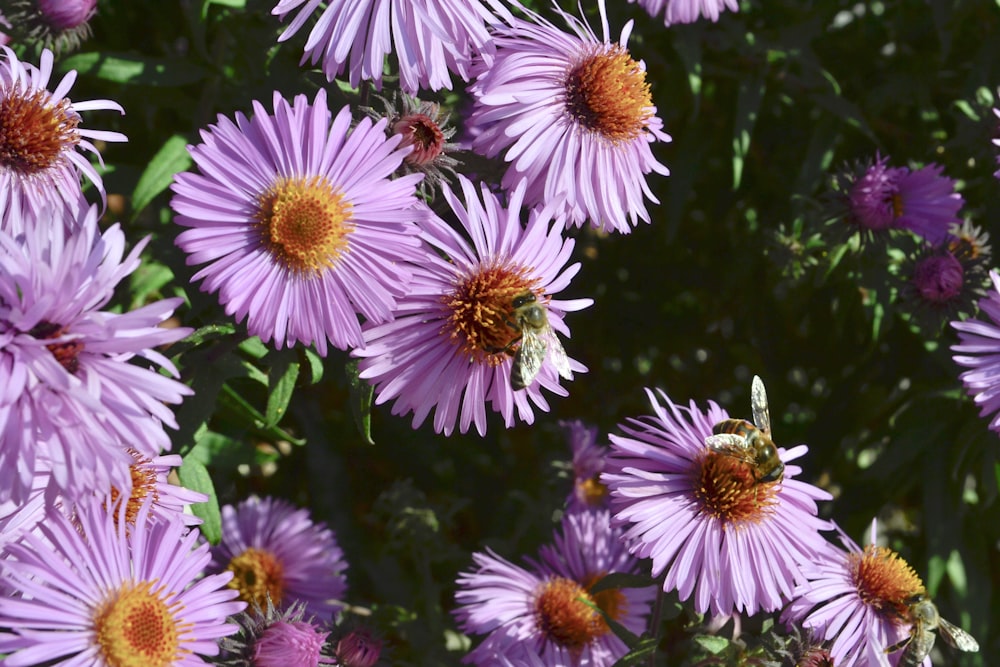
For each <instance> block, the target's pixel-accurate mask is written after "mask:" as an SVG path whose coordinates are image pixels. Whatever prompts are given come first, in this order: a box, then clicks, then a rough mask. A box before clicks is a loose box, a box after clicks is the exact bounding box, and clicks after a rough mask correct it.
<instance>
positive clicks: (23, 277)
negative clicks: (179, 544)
mask: <svg viewBox="0 0 1000 667" xmlns="http://www.w3.org/2000/svg"><path fill="white" fill-rule="evenodd" d="M96 215H97V212H96V210H95V209H94V208H91V209H90V210H89V212H83V214H81V215H80V217H79V219H78V222H77V223H76V225H75V226H76V227H77V231H76V232H75V233H73V234H72V235H69V236H67V234H68V232H67V231H66V229H65V226H64V225H42V224H27V225H23V228H24V233H22V234H20V235H19V236H18V237H17V238H16V239H15V238H13V237H12V236H11V235H9V234H7V233H5V232H2V231H0V500H5V499H7V498H13V499H14V500H15V501H18V502H20V501H21V500H22V499H24V498H25V496H26V494H27V493H28V492H29V491H30V489H31V486H32V483H33V482H32V480H33V477H34V475H35V474H36V472H38V471H39V468H38V465H39V464H38V462H39V461H44V464H45V465H46V469H47V470H48V471H50V473H51V483H52V486H53V491H57V492H59V493H60V494H62V495H63V496H64V497H65V498H66V499H68V500H70V501H75V500H77V499H78V498H80V497H81V496H82V495H85V494H89V493H92V492H93V491H95V490H96V491H99V492H107V491H108V490H109V489H110V488H111V487H112V486H116V487H118V488H120V489H125V488H130V487H131V482H130V476H129V465H131V464H132V463H133V459H132V457H131V456H129V454H128V453H127V452H126V447H133V448H135V450H136V451H137V452H138V453H139V454H141V455H143V456H146V457H148V458H153V457H156V456H158V455H159V454H160V452H161V451H163V450H165V449H170V439H169V437H168V436H167V434H166V432H165V431H164V428H163V427H164V425H166V426H170V427H171V428H177V422H176V420H175V418H174V415H173V412H172V411H171V410H170V408H169V407H168V406H167V405H165V403H180V402H181V400H182V399H183V397H184V396H187V395H190V394H191V393H192V392H191V390H190V389H189V388H188V387H187V386H185V385H184V384H182V383H180V382H178V381H177V380H174V379H171V378H169V377H164V376H163V375H162V374H160V373H159V372H158V369H163V370H166V371H168V372H169V373H170V374H171V375H173V376H175V377H176V376H177V369H176V368H174V365H173V364H172V363H170V361H169V360H168V359H167V358H166V357H164V356H163V355H162V354H161V353H159V352H157V351H156V350H155V348H157V347H159V346H161V345H165V344H167V343H172V342H175V341H177V340H179V339H181V338H183V337H184V336H186V335H187V334H188V333H189V332H190V331H191V330H190V329H186V328H173V329H167V328H163V327H161V326H160V325H161V324H162V323H163V322H164V321H165V320H166V319H167V318H169V317H170V316H171V315H172V314H173V311H174V308H176V307H177V306H178V305H180V303H181V301H182V300H181V299H179V298H176V299H164V300H162V301H157V302H155V303H150V304H148V305H146V306H143V307H142V308H139V309H137V310H133V311H130V312H123V313H114V312H111V311H108V310H102V308H104V307H105V306H106V305H107V304H108V302H109V301H110V300H111V297H112V296H113V292H114V288H115V286H116V285H117V284H118V283H119V282H120V281H121V280H123V279H124V278H125V277H127V276H128V275H129V274H130V273H132V272H133V271H135V270H136V268H138V266H139V254H140V253H141V252H142V249H143V247H144V246H145V244H146V241H148V239H144V240H143V241H141V242H140V243H139V244H138V245H136V247H135V248H133V249H132V251H131V252H130V253H129V254H128V256H124V255H125V235H124V234H123V233H122V230H121V227H120V226H119V225H117V224H115V225H113V226H111V227H110V228H109V229H108V230H107V231H105V232H104V233H103V234H101V233H100V231H99V229H98V227H97V219H96ZM123 256H124V258H123ZM133 361H141V362H142V363H141V364H139V363H133Z"/></svg>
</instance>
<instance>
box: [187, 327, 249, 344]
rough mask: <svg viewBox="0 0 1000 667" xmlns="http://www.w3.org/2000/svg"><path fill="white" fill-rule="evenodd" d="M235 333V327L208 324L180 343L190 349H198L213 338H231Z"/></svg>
mask: <svg viewBox="0 0 1000 667" xmlns="http://www.w3.org/2000/svg"><path fill="white" fill-rule="evenodd" d="M235 331H236V327H234V326H233V325H232V324H208V325H206V326H203V327H200V328H198V329H195V330H194V331H192V332H191V334H190V335H189V336H188V337H187V338H184V339H183V340H181V341H180V343H183V344H184V345H189V346H191V347H198V346H200V345H202V344H203V343H205V342H207V341H209V340H212V339H213V338H222V337H224V336H231V335H232V334H233V333H234V332H235Z"/></svg>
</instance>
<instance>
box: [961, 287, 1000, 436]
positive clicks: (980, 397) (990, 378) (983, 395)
mask: <svg viewBox="0 0 1000 667" xmlns="http://www.w3.org/2000/svg"><path fill="white" fill-rule="evenodd" d="M990 279H991V280H992V281H993V290H992V291H991V292H990V293H989V296H987V297H986V298H984V299H982V300H980V302H979V309H980V311H982V312H983V313H985V314H986V317H987V318H989V320H988V321H984V320H982V319H968V320H965V321H962V322H952V323H951V326H952V327H954V328H955V329H957V330H958V340H959V344H958V345H952V346H951V349H952V352H956V353H958V354H955V355H954V356H953V357H952V358H953V359H954V360H955V363H956V364H958V365H959V366H964V367H966V368H968V369H969V370H967V371H965V372H964V373H962V374H961V375H960V376H959V378H960V379H961V380H962V384H963V385H965V391H966V392H967V393H968V394H969V395H970V396H972V398H973V401H974V402H975V404H976V405H978V406H979V407H980V411H979V416H980V417H987V416H989V415H993V417H992V419H991V420H990V429H991V430H993V431H996V432H997V433H1000V415H997V414H996V413H997V412H998V411H1000V356H998V355H1000V274H998V273H997V272H996V271H990Z"/></svg>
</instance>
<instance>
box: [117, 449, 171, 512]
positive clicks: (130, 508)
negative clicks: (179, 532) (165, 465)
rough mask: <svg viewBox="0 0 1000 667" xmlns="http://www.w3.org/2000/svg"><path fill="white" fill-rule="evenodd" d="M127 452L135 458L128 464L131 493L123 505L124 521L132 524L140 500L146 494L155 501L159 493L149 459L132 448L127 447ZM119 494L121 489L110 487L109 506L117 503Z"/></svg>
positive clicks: (140, 505) (140, 504)
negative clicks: (133, 461) (124, 505)
mask: <svg viewBox="0 0 1000 667" xmlns="http://www.w3.org/2000/svg"><path fill="white" fill-rule="evenodd" d="M128 453H129V454H131V455H132V458H134V459H135V463H133V464H132V465H131V466H129V474H130V475H131V477H132V495H130V496H129V498H128V501H127V504H126V507H125V522H126V523H127V524H128V525H130V526H134V525H135V519H136V517H137V516H138V515H139V509H140V508H141V507H142V501H143V500H144V499H145V498H146V496H152V497H153V502H156V501H157V499H158V498H159V493H158V492H157V491H156V472H155V471H154V470H153V468H151V467H150V466H149V465H148V464H149V462H150V459H148V458H146V457H145V456H143V455H142V454H140V453H139V452H137V451H135V450H134V449H129V450H128ZM119 496H121V491H119V490H118V489H117V488H116V487H111V502H110V507H115V506H116V505H117V504H118V497H119ZM116 516H117V515H116Z"/></svg>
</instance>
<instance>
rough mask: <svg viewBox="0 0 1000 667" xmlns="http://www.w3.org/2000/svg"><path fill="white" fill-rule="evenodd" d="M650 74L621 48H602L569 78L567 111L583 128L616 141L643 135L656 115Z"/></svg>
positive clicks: (572, 72)
mask: <svg viewBox="0 0 1000 667" xmlns="http://www.w3.org/2000/svg"><path fill="white" fill-rule="evenodd" d="M652 106H653V98H652V95H651V94H650V90H649V83H648V82H647V81H646V72H645V71H644V70H643V69H642V68H641V67H640V66H639V63H637V62H636V61H634V60H632V57H631V56H630V55H629V53H628V50H627V49H625V48H622V47H621V46H619V45H613V46H606V47H602V48H601V50H600V51H598V52H597V53H595V54H593V55H591V56H589V57H588V58H586V59H585V60H584V61H583V62H581V63H580V64H579V65H577V66H576V67H575V68H574V69H573V70H572V71H571V72H570V73H569V76H568V77H567V79H566V108H567V109H568V111H569V113H570V114H571V115H572V116H573V118H574V119H576V121H577V122H578V123H579V124H580V125H582V126H583V127H585V128H587V129H588V130H591V131H593V132H596V133H598V134H600V135H602V136H603V137H605V138H607V139H608V140H610V141H612V142H615V143H617V142H621V141H630V140H632V139H635V138H636V137H638V136H639V134H640V133H641V132H642V129H643V127H645V125H646V123H647V121H648V120H649V119H650V118H651V117H652V116H653V110H652Z"/></svg>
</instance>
